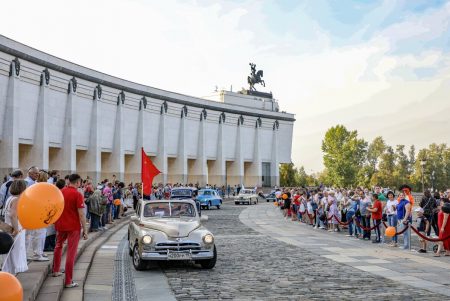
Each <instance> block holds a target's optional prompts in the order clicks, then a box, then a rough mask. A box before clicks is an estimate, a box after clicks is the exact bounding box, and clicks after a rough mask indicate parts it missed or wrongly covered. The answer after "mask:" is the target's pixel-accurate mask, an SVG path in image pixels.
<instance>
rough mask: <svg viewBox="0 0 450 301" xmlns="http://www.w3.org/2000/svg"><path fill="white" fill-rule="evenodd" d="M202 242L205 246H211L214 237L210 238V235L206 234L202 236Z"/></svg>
mask: <svg viewBox="0 0 450 301" xmlns="http://www.w3.org/2000/svg"><path fill="white" fill-rule="evenodd" d="M203 241H204V242H205V244H212V243H213V242H214V236H212V235H211V234H206V235H205V236H203Z"/></svg>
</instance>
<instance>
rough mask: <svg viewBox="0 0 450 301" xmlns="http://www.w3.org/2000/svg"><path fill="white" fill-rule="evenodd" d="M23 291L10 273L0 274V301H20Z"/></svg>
mask: <svg viewBox="0 0 450 301" xmlns="http://www.w3.org/2000/svg"><path fill="white" fill-rule="evenodd" d="M22 298H23V289H22V285H21V284H20V282H19V280H17V278H16V277H14V276H13V275H11V274H10V273H6V272H0V301H22Z"/></svg>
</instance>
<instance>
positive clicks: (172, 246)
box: [155, 241, 201, 254]
mask: <svg viewBox="0 0 450 301" xmlns="http://www.w3.org/2000/svg"><path fill="white" fill-rule="evenodd" d="M167 250H171V251H189V250H190V251H191V252H192V254H197V253H198V252H199V251H200V250H201V247H200V244H199V243H196V242H191V241H180V242H177V241H168V242H160V243H157V244H156V246H155V251H156V252H158V253H160V254H165V253H167Z"/></svg>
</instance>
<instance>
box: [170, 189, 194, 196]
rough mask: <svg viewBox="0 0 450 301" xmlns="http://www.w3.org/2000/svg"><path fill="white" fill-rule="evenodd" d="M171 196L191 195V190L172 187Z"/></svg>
mask: <svg viewBox="0 0 450 301" xmlns="http://www.w3.org/2000/svg"><path fill="white" fill-rule="evenodd" d="M171 195H172V196H188V197H190V196H192V190H190V189H174V190H172V193H171Z"/></svg>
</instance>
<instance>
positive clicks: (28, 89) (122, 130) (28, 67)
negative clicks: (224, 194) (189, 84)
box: [0, 35, 295, 186]
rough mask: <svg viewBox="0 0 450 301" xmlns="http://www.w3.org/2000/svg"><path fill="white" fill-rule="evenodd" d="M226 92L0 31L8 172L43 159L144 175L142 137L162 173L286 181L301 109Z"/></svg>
mask: <svg viewBox="0 0 450 301" xmlns="http://www.w3.org/2000/svg"><path fill="white" fill-rule="evenodd" d="M218 94H219V99H218V101H213V100H211V97H209V99H205V98H197V97H191V96H186V95H182V94H178V93H174V92H169V91H164V90H160V89H156V88H152V87H149V86H144V85H140V84H136V83H133V82H129V81H126V80H123V79H120V78H116V77H113V76H109V75H106V74H103V73H100V72H97V71H94V70H91V69H89V68H85V67H82V66H79V65H76V64H73V63H70V62H68V61H65V60H62V59H59V58H57V57H54V56H51V55H48V54H46V53H43V52H41V51H38V50H36V49H33V48H31V47H28V46H26V45H23V44H20V43H18V42H15V41H13V40H10V39H8V38H6V37H4V36H1V35H0V175H1V176H2V177H3V175H4V174H6V173H8V172H10V171H11V170H12V169H15V168H21V169H27V168H28V167H29V166H31V165H36V166H38V167H40V168H43V169H50V170H51V169H56V170H59V171H60V174H61V175H62V176H64V175H65V174H66V173H69V172H75V171H76V172H78V173H79V174H81V175H82V176H87V175H89V176H90V177H91V178H93V179H95V180H96V181H99V180H100V179H102V178H109V179H111V176H112V175H113V174H115V175H116V176H117V178H118V179H121V180H124V181H126V182H129V181H140V166H141V157H140V149H141V147H144V149H145V151H146V152H147V154H148V155H149V156H150V157H151V159H152V160H153V161H154V163H155V165H156V166H157V167H158V168H159V169H160V170H161V172H162V174H161V175H159V176H158V177H157V178H156V179H155V182H163V183H167V182H170V183H177V182H181V183H199V184H200V185H204V184H206V183H210V184H217V185H226V184H230V185H234V184H244V185H246V186H262V184H264V183H265V184H266V185H276V184H279V183H278V182H279V168H278V166H279V164H280V163H288V162H290V161H291V147H292V134H293V133H292V132H293V123H294V121H295V119H294V115H293V114H288V113H280V112H277V111H275V109H274V106H276V108H278V104H277V103H276V102H274V101H273V100H270V99H257V98H255V97H251V96H248V95H241V94H238V93H233V92H226V91H221V92H219V93H218ZM237 100H239V101H237ZM263 170H264V172H263ZM263 176H264V177H265V179H263ZM263 180H264V182H263Z"/></svg>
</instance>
